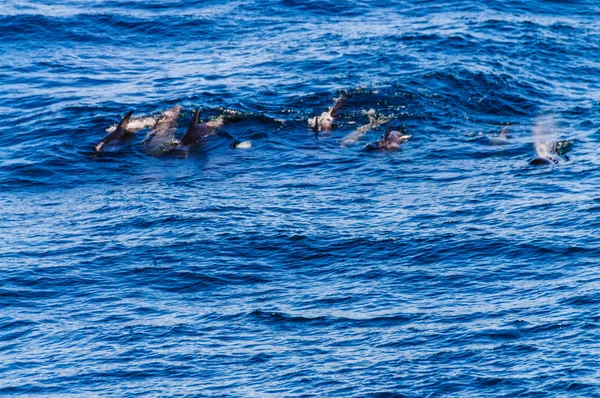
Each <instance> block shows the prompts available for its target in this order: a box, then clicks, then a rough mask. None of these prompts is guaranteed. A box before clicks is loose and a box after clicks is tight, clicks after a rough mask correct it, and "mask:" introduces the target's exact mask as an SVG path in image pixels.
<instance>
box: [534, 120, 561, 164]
mask: <svg viewBox="0 0 600 398" xmlns="http://www.w3.org/2000/svg"><path fill="white" fill-rule="evenodd" d="M557 139H558V128H557V126H556V122H555V120H554V118H553V117H552V116H543V117H541V118H539V119H538V120H537V121H536V123H535V125H534V126H533V146H534V148H535V152H536V153H537V155H538V156H539V157H541V158H550V157H552V156H553V155H554V154H556V141H557Z"/></svg>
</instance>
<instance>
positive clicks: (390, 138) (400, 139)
mask: <svg viewBox="0 0 600 398" xmlns="http://www.w3.org/2000/svg"><path fill="white" fill-rule="evenodd" d="M411 137H412V135H405V134H402V132H400V131H397V130H392V129H391V127H390V124H389V123H388V125H387V127H386V128H385V134H384V135H383V137H381V139H380V140H379V141H377V142H374V143H372V144H367V147H368V148H370V149H383V150H394V149H398V148H399V147H400V144H404V143H405V142H407V141H408V140H409V139H411Z"/></svg>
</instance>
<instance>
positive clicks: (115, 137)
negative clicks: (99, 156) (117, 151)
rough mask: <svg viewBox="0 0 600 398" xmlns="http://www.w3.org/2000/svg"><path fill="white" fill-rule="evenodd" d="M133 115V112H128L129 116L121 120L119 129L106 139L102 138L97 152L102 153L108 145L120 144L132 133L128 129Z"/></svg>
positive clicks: (109, 134)
mask: <svg viewBox="0 0 600 398" xmlns="http://www.w3.org/2000/svg"><path fill="white" fill-rule="evenodd" d="M132 114H133V111H129V112H127V114H126V115H125V116H123V119H121V121H120V122H119V124H118V125H117V128H116V129H114V130H113V131H111V132H110V133H108V134H106V135H105V136H104V138H102V139H101V140H100V142H98V143H97V144H96V146H95V147H94V149H95V151H96V152H102V150H103V149H104V147H105V146H106V145H108V144H111V143H118V142H120V141H122V140H123V139H124V138H125V137H126V136H128V135H130V134H131V131H130V130H128V129H127V123H129V119H130V118H131V115H132Z"/></svg>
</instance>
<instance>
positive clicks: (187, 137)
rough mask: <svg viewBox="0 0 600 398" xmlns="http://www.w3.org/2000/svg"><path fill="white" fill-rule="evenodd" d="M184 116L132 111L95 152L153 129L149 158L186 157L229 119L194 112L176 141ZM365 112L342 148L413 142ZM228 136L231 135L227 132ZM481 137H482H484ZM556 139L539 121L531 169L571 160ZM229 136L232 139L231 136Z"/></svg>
mask: <svg viewBox="0 0 600 398" xmlns="http://www.w3.org/2000/svg"><path fill="white" fill-rule="evenodd" d="M346 100H347V97H345V96H342V97H340V98H338V99H336V100H335V103H334V105H333V106H332V107H331V108H329V109H328V110H327V111H326V112H323V113H322V114H321V115H320V116H315V117H314V118H310V119H309V125H310V127H311V128H312V130H313V131H314V132H315V134H317V135H318V133H319V132H320V131H328V130H330V129H332V128H333V127H334V126H335V120H336V117H337V116H338V115H339V113H340V111H341V109H342V108H343V107H344V105H345V104H346ZM181 112H182V107H181V106H180V105H175V106H174V107H172V108H171V109H169V110H167V111H163V112H162V113H161V114H160V117H158V118H157V119H155V118H153V117H137V118H132V114H133V111H129V112H128V113H127V114H125V115H124V116H123V118H122V119H121V120H120V121H119V123H118V124H117V125H113V126H112V127H110V128H108V129H107V134H106V135H105V136H104V137H103V138H102V139H101V140H100V141H99V142H98V143H97V144H95V145H94V151H95V152H96V153H99V152H102V151H104V150H105V149H106V148H107V147H109V146H117V145H118V144H119V143H121V142H123V141H125V140H126V139H127V138H129V137H130V136H132V135H133V134H134V133H135V132H137V131H139V130H141V129H144V128H150V131H149V132H148V134H147V136H146V138H145V139H144V140H143V141H142V143H143V144H144V149H145V150H146V152H147V153H148V154H149V155H153V156H160V155H161V154H163V153H166V152H170V151H174V150H179V148H181V149H182V150H184V151H185V153H186V157H187V152H188V150H190V149H192V148H193V147H195V146H198V145H199V144H200V143H201V142H202V141H203V140H204V139H206V137H208V136H210V135H211V134H213V133H214V132H215V130H217V129H219V128H221V127H223V126H224V124H225V121H226V120H227V118H226V115H224V114H221V115H220V116H218V117H216V118H214V119H212V120H210V121H207V122H202V121H201V119H200V115H201V111H200V109H195V110H194V111H193V116H192V119H191V121H190V123H189V125H188V128H187V131H186V132H185V134H184V135H183V136H181V138H180V139H177V138H176V137H175V133H176V130H177V124H178V120H179V117H180V115H181ZM226 112H228V113H229V116H230V117H229V121H231V120H232V119H233V120H234V121H235V119H234V118H233V117H231V115H235V116H234V117H237V120H240V115H241V114H240V112H237V111H226ZM363 112H364V114H365V115H366V116H367V117H368V118H369V123H368V124H365V125H363V126H360V127H358V128H357V129H355V130H354V131H352V132H351V133H349V134H347V135H346V136H344V137H343V138H342V140H341V144H342V147H345V146H348V145H350V144H354V143H356V142H358V140H359V139H360V138H362V137H363V136H364V135H365V134H366V133H367V132H369V131H371V130H374V129H377V128H378V127H379V126H381V125H382V124H384V123H387V126H386V129H385V134H383V135H382V136H381V138H380V139H379V140H377V141H375V142H371V143H368V144H366V145H365V148H366V149H372V150H397V149H399V148H400V145H402V144H405V143H407V142H408V141H409V140H410V139H411V138H412V135H409V134H405V133H403V132H402V131H400V130H393V129H392V128H391V126H390V123H389V120H390V119H391V118H392V117H393V116H394V115H391V116H384V115H382V114H378V113H377V112H376V111H375V110H374V109H370V110H369V111H363ZM350 123H352V122H350ZM508 128H509V127H508V126H505V127H504V128H503V129H502V131H501V132H500V134H498V135H495V136H492V135H490V136H488V139H489V142H490V143H491V144H492V145H507V144H509V142H510V141H509V136H508ZM225 134H226V135H228V134H227V133H226V132H225ZM479 134H480V135H481V134H482V133H479ZM555 135H556V133H555V129H553V126H552V125H551V122H548V121H547V120H546V119H540V120H538V122H537V123H536V125H535V126H534V129H533V137H534V148H535V152H536V156H535V157H533V158H532V159H530V160H529V161H528V164H529V165H532V166H554V165H556V164H559V163H561V162H563V161H568V160H569V158H568V157H567V156H566V155H564V153H565V152H567V150H568V149H567V148H568V146H569V145H571V144H572V143H573V141H557V140H556V139H555V138H553V136H555ZM228 136H229V137H231V136H230V135H228ZM231 138H233V137H231ZM229 147H230V148H232V149H236V148H239V149H249V148H252V143H251V142H250V141H238V140H237V139H233V142H231V144H230V146H229Z"/></svg>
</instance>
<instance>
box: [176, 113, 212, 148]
mask: <svg viewBox="0 0 600 398" xmlns="http://www.w3.org/2000/svg"><path fill="white" fill-rule="evenodd" d="M209 134H210V130H209V129H208V127H207V126H206V124H204V123H201V122H200V110H199V109H196V110H195V111H194V117H192V121H191V122H190V125H189V127H188V130H187V132H186V133H185V135H184V136H183V137H182V138H181V145H183V146H193V145H196V144H198V143H199V142H200V140H202V139H203V138H204V137H206V136H207V135H209Z"/></svg>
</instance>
